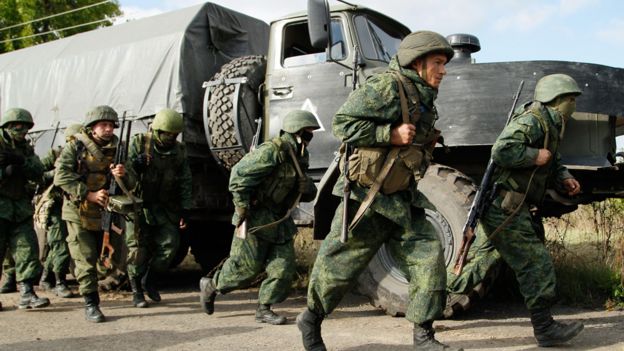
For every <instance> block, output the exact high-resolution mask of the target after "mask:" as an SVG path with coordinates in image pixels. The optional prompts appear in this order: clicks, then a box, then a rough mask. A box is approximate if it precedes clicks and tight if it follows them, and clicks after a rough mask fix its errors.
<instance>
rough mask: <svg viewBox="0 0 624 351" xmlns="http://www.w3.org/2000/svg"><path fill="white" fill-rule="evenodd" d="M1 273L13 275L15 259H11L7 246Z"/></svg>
mask: <svg viewBox="0 0 624 351" xmlns="http://www.w3.org/2000/svg"><path fill="white" fill-rule="evenodd" d="M37 243H38V242H37ZM2 274H3V275H6V276H9V275H15V261H13V255H12V254H11V250H9V248H8V247H7V250H6V253H5V254H4V260H3V261H2Z"/></svg>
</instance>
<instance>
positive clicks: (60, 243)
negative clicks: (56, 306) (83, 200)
mask: <svg viewBox="0 0 624 351" xmlns="http://www.w3.org/2000/svg"><path fill="white" fill-rule="evenodd" d="M81 129H82V125H81V124H72V125H70V126H68V127H67V128H65V143H66V144H67V143H69V142H70V141H71V140H72V139H73V137H74V135H75V134H77V133H80V131H81ZM62 150H63V148H62V147H59V148H57V149H50V151H49V152H48V153H47V154H46V155H45V156H44V157H42V158H41V163H42V164H43V168H44V170H45V171H46V173H45V175H44V184H46V185H48V188H47V189H46V190H45V191H44V192H43V194H42V195H41V198H40V199H39V200H38V201H37V204H36V206H35V208H36V214H37V215H38V216H40V217H38V218H40V223H41V227H43V228H44V229H45V231H46V236H47V246H48V250H46V251H47V255H46V257H45V261H44V263H43V273H41V279H40V281H39V286H40V287H41V288H43V289H48V290H49V289H52V282H50V280H49V279H50V276H53V279H54V282H55V285H54V293H55V294H56V295H57V296H59V297H63V298H70V297H72V296H73V295H74V294H73V293H72V291H71V290H70V289H69V288H68V286H67V281H66V275H67V272H69V260H70V255H69V248H68V247H67V240H66V239H67V225H66V224H65V221H63V220H62V219H61V207H62V204H63V191H62V190H61V189H60V188H59V187H57V186H55V185H54V184H52V181H53V180H54V163H55V161H56V159H57V158H58V157H59V155H60V154H61V152H62ZM50 273H52V274H50Z"/></svg>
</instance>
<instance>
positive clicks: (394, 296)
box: [356, 164, 476, 316]
mask: <svg viewBox="0 0 624 351" xmlns="http://www.w3.org/2000/svg"><path fill="white" fill-rule="evenodd" d="M418 189H419V190H420V191H421V192H422V193H423V194H424V195H425V196H426V197H427V199H429V201H430V202H431V203H432V204H433V205H434V206H435V207H436V209H437V210H436V211H433V210H430V209H425V215H426V217H427V220H429V221H430V222H431V223H432V224H433V226H434V227H435V228H436V231H437V232H438V235H439V236H440V239H441V241H442V245H443V247H444V261H445V264H446V266H447V268H448V267H452V265H453V264H454V262H455V258H456V257H457V251H458V250H459V245H460V243H461V239H462V229H463V226H464V223H465V220H466V216H467V214H468V211H469V210H470V205H471V203H472V199H473V198H474V194H475V191H476V188H475V185H474V183H473V182H472V181H471V180H470V179H469V178H468V177H467V176H465V175H463V174H462V173H460V172H459V171H457V170H455V169H453V168H450V167H447V166H443V165H435V164H434V165H432V166H431V167H429V169H428V170H427V174H426V176H425V177H424V178H423V179H422V180H421V181H420V183H419V184H418ZM356 289H357V290H356V291H357V292H358V293H360V294H362V295H364V296H367V297H368V298H369V300H370V303H371V304H372V305H373V306H375V307H379V308H381V309H383V310H384V311H385V312H386V313H387V314H389V315H391V316H401V315H404V314H405V311H406V310H407V305H408V302H409V296H408V293H407V289H408V282H407V278H406V275H405V273H403V271H402V270H401V269H399V267H398V265H397V263H396V261H395V260H394V258H393V257H392V255H391V254H390V252H389V250H388V249H387V248H386V247H385V245H384V246H382V247H381V248H380V249H379V251H378V252H377V254H376V255H375V256H374V257H373V259H372V260H371V262H370V263H369V265H368V267H367V268H366V269H365V270H364V272H363V273H362V274H361V275H360V277H359V278H358V283H357V287H356ZM447 310H448V309H447Z"/></svg>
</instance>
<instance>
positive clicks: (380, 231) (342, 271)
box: [308, 202, 446, 323]
mask: <svg viewBox="0 0 624 351" xmlns="http://www.w3.org/2000/svg"><path fill="white" fill-rule="evenodd" d="M357 206H359V203H357V202H353V205H350V206H349V208H350V212H351V209H353V213H355V211H356V210H357ZM342 212H343V206H342V204H341V205H340V206H339V207H338V210H337V211H336V213H335V215H334V219H333V221H332V225H331V230H330V233H329V234H328V236H327V237H326V238H325V240H324V241H323V243H322V244H321V248H320V250H319V253H318V255H317V256H316V262H315V263H314V268H313V269H312V275H311V277H310V283H309V284H308V308H309V309H310V310H312V311H315V312H316V313H319V314H322V315H328V314H330V313H331V312H332V311H333V310H334V309H335V308H336V306H337V305H338V303H339V302H340V300H342V297H343V296H344V295H345V294H346V293H347V292H348V291H350V290H351V289H352V287H353V285H354V284H355V281H356V279H357V277H358V276H359V275H360V274H361V273H362V271H363V270H364V269H365V268H366V266H367V265H368V263H369V262H370V260H371V259H372V258H373V256H374V255H375V254H376V253H377V250H378V249H379V248H380V247H381V245H384V244H385V245H386V246H387V248H388V249H389V251H390V253H391V254H392V256H393V257H394V258H395V260H396V261H397V263H398V264H399V266H400V267H401V269H402V270H403V271H404V272H405V273H407V279H408V280H409V288H408V293H409V301H410V302H409V306H408V307H407V312H406V314H405V318H406V319H408V320H409V321H412V322H414V323H422V322H425V321H432V320H435V319H438V318H440V317H441V315H442V310H443V308H444V304H445V301H446V291H445V285H446V274H445V267H444V252H443V249H442V245H441V243H440V240H439V238H438V236H437V234H436V231H435V228H434V227H433V226H432V224H431V223H429V221H427V220H426V219H425V212H424V210H423V209H421V208H412V219H413V221H412V225H411V226H410V227H409V228H403V227H401V226H399V225H397V224H395V223H394V222H392V221H390V220H389V219H387V218H385V217H383V216H382V215H380V214H378V213H376V212H373V211H371V210H370V209H369V210H367V211H366V212H365V213H364V216H363V217H362V219H361V220H360V222H359V224H358V225H357V227H355V228H354V229H353V230H352V231H350V232H349V238H348V241H347V242H346V243H341V242H340V232H341V224H342ZM352 217H353V214H352V213H350V216H349V218H350V219H351V218H352Z"/></svg>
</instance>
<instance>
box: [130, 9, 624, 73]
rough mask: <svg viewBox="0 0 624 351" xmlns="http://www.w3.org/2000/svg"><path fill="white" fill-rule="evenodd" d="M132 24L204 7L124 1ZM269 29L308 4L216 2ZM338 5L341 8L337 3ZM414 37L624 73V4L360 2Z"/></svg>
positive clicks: (489, 53) (488, 53)
mask: <svg viewBox="0 0 624 351" xmlns="http://www.w3.org/2000/svg"><path fill="white" fill-rule="evenodd" d="M119 2H120V4H121V8H122V10H123V11H124V13H125V18H124V20H131V19H138V18H141V17H146V16H153V15H157V14H159V13H163V12H168V11H172V10H176V9H179V8H183V7H187V6H192V5H195V4H199V3H203V2H205V1H198V0H119ZM211 2H213V3H216V4H218V5H221V6H224V7H227V8H230V9H233V10H236V11H238V12H242V13H244V14H247V15H250V16H253V17H256V18H259V19H261V20H263V21H265V22H267V23H270V22H271V21H272V20H274V19H277V18H279V17H281V16H283V15H286V14H289V13H292V12H296V11H300V10H304V9H305V8H306V6H307V0H261V1H259V0H255V1H253V0H215V1H211ZM329 3H330V5H331V4H337V1H335V0H329ZM353 3H356V4H359V5H363V6H366V7H370V8H372V9H374V10H376V11H379V12H382V13H384V14H386V15H388V16H389V17H393V18H395V19H397V20H398V21H399V22H401V23H403V24H404V25H406V26H407V27H409V28H410V29H411V30H412V31H416V30H421V29H427V30H433V31H436V32H438V33H440V34H443V35H445V36H446V35H449V34H455V33H469V34H472V35H475V36H477V37H478V38H479V41H480V43H481V51H480V52H478V53H475V54H473V57H474V58H475V59H476V61H477V62H499V61H521V60H563V61H578V62H589V63H597V64H603V65H607V66H613V67H622V68H624V1H621V0H497V1H492V0H470V1H467V0H413V1H407V0H358V1H353Z"/></svg>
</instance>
